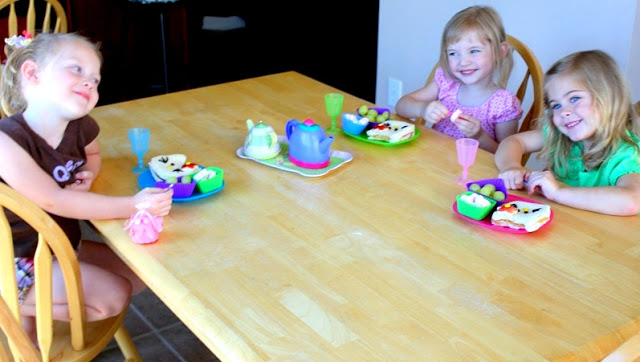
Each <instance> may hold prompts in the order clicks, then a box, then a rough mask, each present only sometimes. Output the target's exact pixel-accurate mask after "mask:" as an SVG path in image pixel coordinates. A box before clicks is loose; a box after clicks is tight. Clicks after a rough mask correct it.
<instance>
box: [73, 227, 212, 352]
mask: <svg viewBox="0 0 640 362" xmlns="http://www.w3.org/2000/svg"><path fill="white" fill-rule="evenodd" d="M82 225H83V229H82V231H83V234H84V238H85V239H90V240H100V237H99V236H97V235H96V234H95V233H94V232H93V230H91V228H90V227H88V226H87V225H86V224H84V223H83V224H82ZM124 324H125V328H127V331H128V332H129V334H130V335H131V339H133V342H134V343H135V345H136V347H137V348H138V352H140V355H141V357H142V359H143V360H144V361H154V362H156V361H157V362H163V361H167V362H168V361H171V362H173V361H212V362H215V361H219V359H218V358H217V357H216V356H215V355H214V354H213V353H212V352H211V351H210V350H209V349H208V348H207V347H206V346H205V345H204V344H203V343H202V342H200V340H199V339H198V338H197V337H196V336H195V335H194V334H193V333H191V331H190V330H189V328H187V327H186V326H185V325H184V324H183V323H182V322H181V321H180V319H178V317H176V316H175V314H173V312H172V311H171V310H170V309H169V308H168V307H167V306H166V305H164V303H162V301H161V300H160V299H159V298H158V297H157V296H156V295H155V294H154V293H153V292H152V291H151V290H149V289H147V290H145V291H143V292H142V293H140V294H137V295H134V296H133V298H132V301H131V306H130V307H129V313H127V316H126V317H125V320H124ZM123 360H124V357H123V356H122V353H121V352H120V348H118V345H117V344H116V343H115V340H112V341H111V342H109V345H107V347H106V348H105V350H104V351H103V352H102V353H101V354H100V355H98V357H96V358H95V359H94V360H93V361H94V362H95V361H99V362H111V361H118V362H121V361H123Z"/></svg>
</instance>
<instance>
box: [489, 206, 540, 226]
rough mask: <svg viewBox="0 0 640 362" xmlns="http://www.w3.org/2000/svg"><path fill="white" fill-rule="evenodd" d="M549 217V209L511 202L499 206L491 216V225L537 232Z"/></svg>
mask: <svg viewBox="0 0 640 362" xmlns="http://www.w3.org/2000/svg"><path fill="white" fill-rule="evenodd" d="M550 217H551V207H550V206H549V205H544V204H536V203H532V202H526V201H512V202H508V203H506V204H504V205H502V206H499V207H498V209H497V210H496V211H494V212H493V214H492V215H491V224H493V225H498V226H507V227H510V228H512V229H525V230H527V231H528V232H532V231H536V230H538V229H539V228H540V227H541V226H542V225H544V224H545V223H546V222H547V221H548V220H549V218H550Z"/></svg>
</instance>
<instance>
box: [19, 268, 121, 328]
mask: <svg viewBox="0 0 640 362" xmlns="http://www.w3.org/2000/svg"><path fill="white" fill-rule="evenodd" d="M52 274H53V290H52V292H53V318H54V319H55V320H60V321H68V320H69V307H68V300H67V293H66V290H65V285H64V278H63V276H62V271H61V269H60V265H59V264H58V262H57V261H54V264H53V271H52ZM80 274H81V275H82V288H83V290H84V302H85V310H86V317H87V321H88V322H92V321H96V320H102V319H106V318H109V317H113V316H115V315H117V314H119V313H120V312H122V310H124V309H125V308H126V307H127V306H128V305H129V302H130V301H131V284H130V283H129V281H128V280H127V279H125V278H123V277H121V276H120V275H117V274H114V273H112V272H110V271H107V270H104V269H102V268H100V267H97V266H95V265H92V264H88V263H83V262H80ZM37 284H38V281H37V280H36V286H37ZM35 294H36V293H35V288H31V290H29V293H28V294H27V296H26V298H25V300H24V302H23V303H22V306H21V310H22V313H23V315H24V316H27V317H29V316H35V312H36V310H35V299H36V296H35Z"/></svg>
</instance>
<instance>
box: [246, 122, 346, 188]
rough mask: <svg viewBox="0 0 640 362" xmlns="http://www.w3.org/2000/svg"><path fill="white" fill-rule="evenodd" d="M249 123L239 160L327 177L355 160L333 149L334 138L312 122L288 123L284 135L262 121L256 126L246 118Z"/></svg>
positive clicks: (309, 175) (306, 174)
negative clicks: (326, 175) (248, 160)
mask: <svg viewBox="0 0 640 362" xmlns="http://www.w3.org/2000/svg"><path fill="white" fill-rule="evenodd" d="M246 123H247V131H248V133H247V136H246V138H245V142H244V147H241V148H240V149H238V151H237V152H236V155H237V156H238V157H241V158H247V159H251V160H253V161H256V162H259V163H262V164H265V165H267V166H271V167H275V168H279V169H282V170H285V171H291V172H296V173H298V174H301V175H303V176H307V177H315V176H321V175H324V174H326V173H327V172H328V171H330V170H332V169H334V168H336V167H338V166H340V165H341V164H343V163H345V162H348V161H350V160H351V159H352V156H351V155H350V154H348V153H346V152H341V151H335V150H332V149H331V145H332V143H333V141H334V137H333V136H328V135H327V134H326V133H325V131H324V129H323V128H322V127H321V126H320V125H318V124H316V123H315V122H314V121H313V120H312V119H306V120H305V121H304V122H300V121H298V120H297V119H291V120H289V121H288V122H287V123H286V125H285V130H284V131H285V135H284V136H278V135H277V134H276V132H275V130H274V129H273V128H272V127H271V126H269V125H268V124H266V123H264V122H263V121H259V122H258V123H257V124H256V123H254V122H253V121H252V120H251V119H247V121H246Z"/></svg>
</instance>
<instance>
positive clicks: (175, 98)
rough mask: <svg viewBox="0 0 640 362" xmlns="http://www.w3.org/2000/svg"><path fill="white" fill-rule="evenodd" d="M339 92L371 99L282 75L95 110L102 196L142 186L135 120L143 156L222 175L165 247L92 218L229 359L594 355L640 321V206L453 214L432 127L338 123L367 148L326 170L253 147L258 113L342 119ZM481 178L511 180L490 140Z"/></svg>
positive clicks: (457, 189) (177, 214)
mask: <svg viewBox="0 0 640 362" xmlns="http://www.w3.org/2000/svg"><path fill="white" fill-rule="evenodd" d="M329 92H341V93H343V94H344V95H345V98H344V104H343V111H345V112H355V110H356V108H358V107H359V106H361V105H363V104H366V105H369V106H374V105H373V104H372V103H370V102H367V101H365V100H363V99H360V98H358V97H355V96H353V95H350V94H346V93H345V92H342V91H341V90H339V89H336V88H333V87H331V86H329V85H327V84H324V83H321V82H319V81H316V80H314V79H312V78H309V77H307V76H304V75H302V74H300V73H297V72H284V73H278V74H273V75H267V76H261V77H256V78H251V79H246V80H241V81H235V82H230V83H225V84H218V85H212V86H208V87H204V88H198V89H191V90H186V91H182V92H177V93H171V94H165V95H160V96H155V97H150V98H143V99H138V100H133V101H128V102H123V103H117V104H111V105H106V106H101V107H97V108H96V109H94V110H93V111H92V112H91V115H92V116H93V117H94V118H95V119H96V120H97V121H98V123H99V125H100V127H101V132H100V136H99V140H100V143H101V149H102V171H101V173H100V175H99V177H98V178H97V180H96V181H95V183H94V187H93V191H95V192H100V193H106V194H110V195H132V194H134V193H136V192H138V191H139V190H140V186H139V183H138V177H139V176H138V175H137V174H134V173H133V172H131V169H132V167H134V166H135V165H136V156H135V155H134V154H133V153H132V152H131V147H130V144H129V141H128V139H127V129H129V128H132V127H148V128H150V129H151V141H150V147H149V151H148V152H147V153H146V154H145V161H146V162H148V161H149V160H150V159H151V157H153V156H157V155H168V154H176V153H180V154H184V155H186V156H187V159H188V160H189V161H192V162H195V163H198V164H200V165H203V166H216V167H219V168H221V169H223V170H224V180H225V185H224V188H223V189H222V190H221V191H220V192H218V193H215V194H212V195H210V196H208V197H205V198H201V199H198V200H193V201H189V202H174V204H173V207H172V209H171V213H170V214H169V215H168V216H165V217H164V230H162V232H161V233H160V238H159V240H158V241H157V242H155V243H152V244H146V245H140V244H135V243H133V242H132V241H131V239H130V237H129V235H128V233H127V231H126V230H124V228H123V226H124V222H125V220H90V222H91V224H92V225H93V226H94V227H95V228H96V230H97V231H98V232H99V233H100V234H101V235H102V236H103V237H104V240H105V242H106V243H107V244H108V245H109V246H110V247H111V248H112V249H113V250H115V251H116V252H117V253H118V255H119V256H120V257H121V258H122V259H123V260H124V261H125V262H126V263H127V264H128V265H129V266H130V267H131V268H132V269H133V270H134V271H135V272H136V273H137V274H138V275H139V276H140V277H141V278H142V279H143V280H144V281H145V282H146V283H147V285H148V286H149V288H151V290H152V291H153V292H154V293H155V294H156V295H157V296H158V297H159V298H160V299H161V300H162V301H163V302H164V303H165V304H166V305H167V306H168V307H169V308H170V309H171V310H172V311H173V312H174V313H175V314H176V315H177V316H178V317H179V318H180V319H181V320H182V321H183V322H184V324H185V325H186V326H187V327H188V328H189V329H190V330H191V331H193V333H194V334H195V335H196V336H197V337H198V338H199V339H200V340H201V341H202V342H203V343H204V344H205V345H206V346H207V347H208V348H209V349H210V350H211V351H212V352H213V353H214V354H215V355H216V356H217V357H218V358H220V359H221V360H224V361H254V360H288V361H291V360H295V361H298V360H323V361H326V360H344V361H372V360H398V361H413V360H428V361H454V360H459V361H468V360H475V361H544V360H579V361H594V360H599V359H600V358H602V357H603V356H605V355H606V354H607V353H609V352H610V351H611V350H613V349H614V348H615V347H616V346H618V345H619V344H621V343H622V342H623V341H624V340H625V339H626V338H628V337H630V336H631V335H633V334H635V333H637V332H638V330H640V319H639V317H640V217H638V216H633V217H620V216H608V215H601V214H597V213H593V212H589V211H584V210H578V209H573V208H570V207H567V206H563V205H559V204H556V203H553V202H550V201H548V200H546V199H545V198H544V197H542V196H541V195H537V194H534V195H527V194H526V192H522V191H512V193H513V194H515V195H519V196H523V197H528V198H531V199H532V200H534V201H536V202H540V203H545V204H549V205H550V206H551V210H552V212H553V216H554V217H553V220H552V221H551V222H549V223H548V224H546V225H545V226H543V227H542V228H540V229H539V230H537V231H535V232H531V233H513V232H510V231H509V230H507V229H504V230H493V229H490V228H488V227H486V225H478V224H475V223H472V222H469V221H468V220H465V219H463V218H462V217H460V216H459V215H457V214H456V213H455V212H454V210H453V206H454V202H455V201H456V196H457V195H458V194H460V193H462V192H464V191H465V190H466V189H465V186H461V185H459V184H457V183H456V182H455V179H456V177H457V176H459V175H460V174H461V167H460V165H458V163H457V156H456V148H455V142H454V139H453V138H450V137H448V136H446V135H444V134H441V133H438V132H435V131H433V130H431V129H429V128H425V127H424V126H419V128H418V129H419V131H420V135H419V137H417V138H415V139H414V140H412V141H410V142H407V143H404V144H400V145H395V146H391V145H389V146H385V145H380V144H373V143H368V142H365V141H363V140H361V139H356V138H353V137H349V136H346V135H345V134H343V133H338V134H335V135H333V137H334V140H333V141H332V144H331V150H333V151H340V152H343V153H346V154H349V155H351V156H352V160H351V161H349V162H345V163H343V164H341V165H340V166H339V167H337V168H335V169H331V170H330V171H329V172H327V173H326V174H324V175H322V176H318V177H308V176H306V175H301V174H298V173H294V172H288V171H285V170H282V169H278V168H275V167H270V166H267V165H264V164H261V163H258V162H256V161H254V160H252V159H246V158H241V157H239V156H238V154H237V151H238V149H239V148H241V147H243V144H244V141H245V137H246V135H247V133H248V128H247V124H246V120H247V119H252V120H253V121H255V122H258V121H259V120H262V121H264V122H265V123H267V124H269V125H271V126H272V127H273V128H274V130H276V132H277V133H278V134H279V135H284V134H285V124H286V123H287V121H289V120H291V119H296V120H299V121H303V120H305V119H312V120H314V121H315V122H316V123H317V124H320V125H322V126H323V127H327V126H329V124H330V121H329V118H328V116H327V115H326V112H325V105H324V100H323V95H324V94H325V93H329ZM393 118H396V119H399V118H398V117H393ZM338 125H340V122H338ZM284 157H285V158H286V155H284ZM469 172H470V176H471V177H472V178H474V179H476V180H480V179H488V178H494V177H496V176H497V170H496V167H495V166H494V163H493V155H492V154H490V153H488V152H485V151H483V150H479V151H478V154H477V157H476V161H475V164H474V165H473V166H472V167H471V168H470V171H469Z"/></svg>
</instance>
